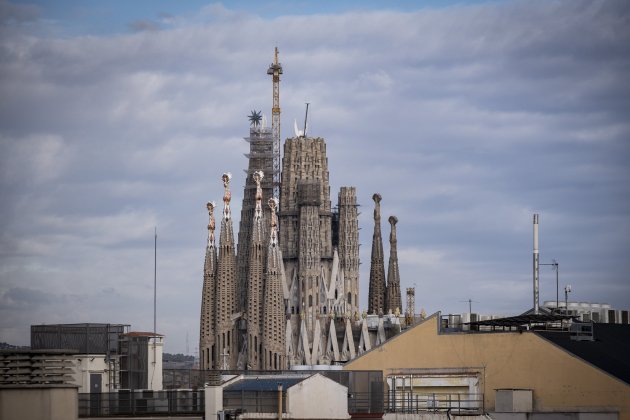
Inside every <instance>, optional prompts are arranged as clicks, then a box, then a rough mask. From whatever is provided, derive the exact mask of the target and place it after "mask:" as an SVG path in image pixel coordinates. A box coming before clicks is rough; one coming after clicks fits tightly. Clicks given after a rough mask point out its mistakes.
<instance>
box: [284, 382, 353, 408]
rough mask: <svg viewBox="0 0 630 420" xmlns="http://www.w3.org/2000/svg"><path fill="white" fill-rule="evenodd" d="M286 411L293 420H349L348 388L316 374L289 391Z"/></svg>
mask: <svg viewBox="0 0 630 420" xmlns="http://www.w3.org/2000/svg"><path fill="white" fill-rule="evenodd" d="M286 409H287V412H288V414H289V417H290V418H293V419H349V418H350V415H349V414H348V388H347V387H345V386H343V385H341V384H339V383H337V382H335V381H333V380H331V379H328V378H326V377H324V376H322V375H320V374H319V373H318V374H315V375H313V376H311V377H310V378H307V379H305V380H303V381H302V382H299V383H297V384H295V385H293V386H292V387H290V388H289V389H288V390H287V401H286Z"/></svg>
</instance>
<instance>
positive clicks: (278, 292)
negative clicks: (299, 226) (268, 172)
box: [261, 197, 286, 370]
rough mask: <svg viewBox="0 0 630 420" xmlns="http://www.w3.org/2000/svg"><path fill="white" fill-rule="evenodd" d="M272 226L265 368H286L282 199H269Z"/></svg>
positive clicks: (266, 290)
mask: <svg viewBox="0 0 630 420" xmlns="http://www.w3.org/2000/svg"><path fill="white" fill-rule="evenodd" d="M269 208H270V209H271V217H270V219H271V226H270V232H271V234H270V238H269V248H268V250H267V271H266V273H265V288H264V293H263V295H264V305H263V325H262V330H263V332H262V351H261V357H262V369H265V370H277V369H286V354H285V346H286V345H285V336H286V332H285V322H284V320H285V309H284V287H283V286H284V281H285V280H284V265H283V262H282V251H281V250H280V246H279V244H278V217H277V216H276V210H277V209H278V200H277V199H276V198H273V197H272V198H270V199H269Z"/></svg>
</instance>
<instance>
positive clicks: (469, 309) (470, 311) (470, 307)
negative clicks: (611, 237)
mask: <svg viewBox="0 0 630 420" xmlns="http://www.w3.org/2000/svg"><path fill="white" fill-rule="evenodd" d="M460 302H463V303H466V302H468V313H469V314H472V304H473V302H474V303H479V302H477V301H476V300H472V299H468V300H460Z"/></svg>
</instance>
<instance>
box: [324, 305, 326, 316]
mask: <svg viewBox="0 0 630 420" xmlns="http://www.w3.org/2000/svg"><path fill="white" fill-rule="evenodd" d="M325 314H326V306H324V315H325Z"/></svg>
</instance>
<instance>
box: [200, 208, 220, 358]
mask: <svg viewBox="0 0 630 420" xmlns="http://www.w3.org/2000/svg"><path fill="white" fill-rule="evenodd" d="M215 206H216V205H215V203H214V201H210V202H208V204H207V206H206V207H207V208H208V214H209V216H210V221H209V222H208V245H207V246H206V259H205V262H204V266H203V290H202V293H201V319H200V321H199V359H200V366H201V369H202V370H205V369H213V368H214V361H215V356H216V355H215V353H214V339H215V337H214V334H215V332H214V326H215V323H214V315H215V314H214V311H215V307H214V305H215V303H214V302H215V299H214V297H215V292H216V276H217V250H216V248H215V245H214V228H215V223H214V208H215Z"/></svg>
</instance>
